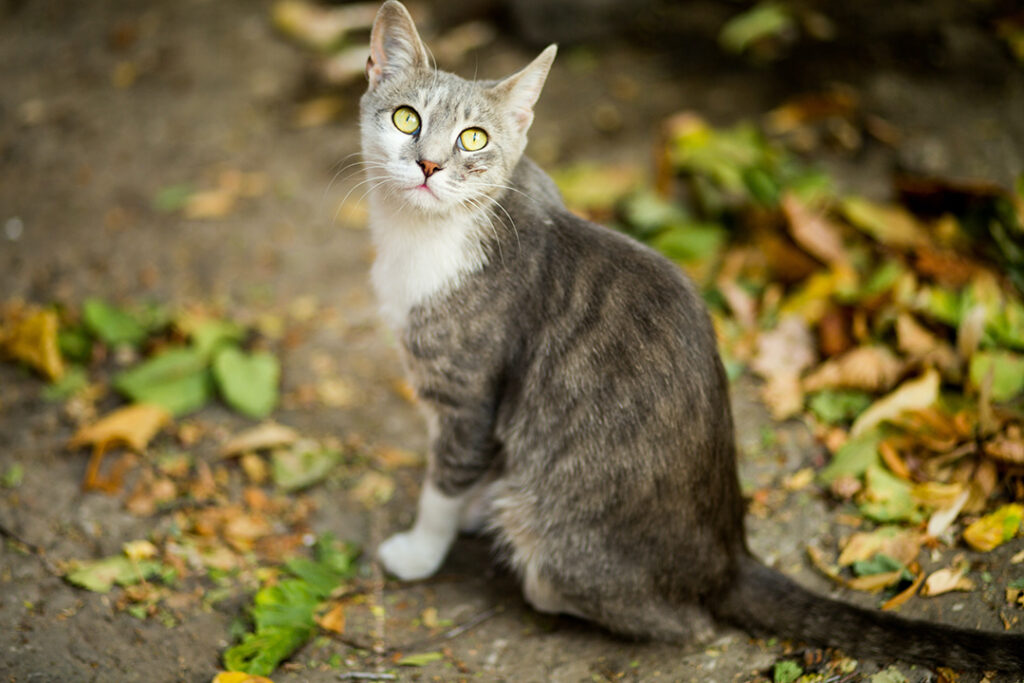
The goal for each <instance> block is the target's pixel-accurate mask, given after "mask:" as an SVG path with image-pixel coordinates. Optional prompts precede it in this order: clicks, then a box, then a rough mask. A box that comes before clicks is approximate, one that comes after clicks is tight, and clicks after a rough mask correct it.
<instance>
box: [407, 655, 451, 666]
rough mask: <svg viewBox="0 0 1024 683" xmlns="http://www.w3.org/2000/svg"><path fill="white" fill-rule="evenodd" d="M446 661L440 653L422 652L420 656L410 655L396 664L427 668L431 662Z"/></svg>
mask: <svg viewBox="0 0 1024 683" xmlns="http://www.w3.org/2000/svg"><path fill="white" fill-rule="evenodd" d="M442 659H444V655H443V654H441V653H440V652H422V653H420V654H418V655H408V656H407V657H402V658H401V659H399V660H398V662H396V663H397V664H398V666H426V665H427V664H430V663H431V662H439V661H441V660H442Z"/></svg>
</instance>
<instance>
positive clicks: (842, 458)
mask: <svg viewBox="0 0 1024 683" xmlns="http://www.w3.org/2000/svg"><path fill="white" fill-rule="evenodd" d="M881 439H882V436H881V434H879V432H878V431H866V432H864V433H862V434H859V435H857V436H856V437H852V438H850V439H849V440H847V441H846V443H844V444H843V445H842V446H840V447H839V448H838V449H837V450H836V452H835V453H834V454H833V455H832V461H831V462H830V463H829V464H828V465H827V466H826V467H825V469H823V470H822V471H821V473H820V474H819V475H818V477H819V478H820V479H821V481H822V483H824V484H831V483H832V482H834V481H836V480H837V479H839V478H840V477H844V476H852V477H860V476H861V475H863V474H864V473H865V472H867V470H868V468H869V467H871V466H872V465H875V464H877V463H878V462H879V455H878V444H879V442H880V441H881Z"/></svg>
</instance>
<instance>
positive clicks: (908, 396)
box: [850, 368, 940, 436]
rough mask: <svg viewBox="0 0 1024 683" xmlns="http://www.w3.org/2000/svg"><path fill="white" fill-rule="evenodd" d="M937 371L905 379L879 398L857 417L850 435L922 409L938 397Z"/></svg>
mask: <svg viewBox="0 0 1024 683" xmlns="http://www.w3.org/2000/svg"><path fill="white" fill-rule="evenodd" d="M939 383H940V378H939V373H938V372H937V371H936V370H934V369H933V368H929V369H928V370H926V371H925V372H924V373H923V374H922V375H921V376H920V377H915V378H914V379H910V380H907V381H906V382H904V383H903V384H901V385H900V386H899V387H898V388H897V389H896V390H895V391H893V392H892V393H890V394H888V395H886V396H885V397H883V398H881V399H879V400H878V401H876V402H875V403H874V404H872V405H871V407H869V408H868V409H867V410H865V411H864V412H863V413H861V414H860V416H859V417H857V419H856V421H855V422H854V423H853V426H852V427H851V428H850V436H857V435H859V434H863V433H864V432H866V431H868V430H870V429H872V428H873V427H876V426H878V425H879V424H881V423H882V422H886V421H888V420H891V419H893V418H896V417H899V416H900V415H902V414H903V413H905V412H908V411H911V410H924V409H925V408H928V407H930V406H932V405H933V404H934V403H935V401H936V400H937V399H938V397H939Z"/></svg>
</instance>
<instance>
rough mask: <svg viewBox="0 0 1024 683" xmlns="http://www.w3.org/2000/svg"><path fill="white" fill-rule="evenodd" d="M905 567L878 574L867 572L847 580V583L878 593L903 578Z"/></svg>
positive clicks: (852, 586) (867, 591)
mask: <svg viewBox="0 0 1024 683" xmlns="http://www.w3.org/2000/svg"><path fill="white" fill-rule="evenodd" d="M904 571H905V570H903V569H898V570H895V571H891V572H879V573H878V574H866V575H864V576H858V577H856V578H853V579H850V580H849V581H847V582H846V585H847V586H849V587H850V588H852V589H854V590H858V591H864V592H866V593H877V592H878V591H880V590H882V589H883V588H888V587H889V586H894V585H896V584H897V583H899V582H900V581H902V580H903V574H904Z"/></svg>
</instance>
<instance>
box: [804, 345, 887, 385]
mask: <svg viewBox="0 0 1024 683" xmlns="http://www.w3.org/2000/svg"><path fill="white" fill-rule="evenodd" d="M904 368H905V364H904V363H903V361H901V360H900V359H899V358H898V357H897V356H896V354H894V353H893V352H892V351H891V350H890V349H889V348H888V347H887V346H861V347H858V348H855V349H851V350H850V351H847V352H846V353H844V354H842V355H841V356H838V357H836V358H832V359H830V360H828V361H826V362H825V363H823V364H822V365H821V366H820V367H818V369H817V370H815V371H814V372H813V373H811V374H810V375H808V376H807V377H805V378H804V380H803V386H804V390H805V391H808V392H811V391H820V390H822V389H860V390H864V391H886V390H888V389H890V388H892V386H893V385H894V384H895V383H896V380H898V379H899V378H900V375H902V374H903V370H904Z"/></svg>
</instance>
